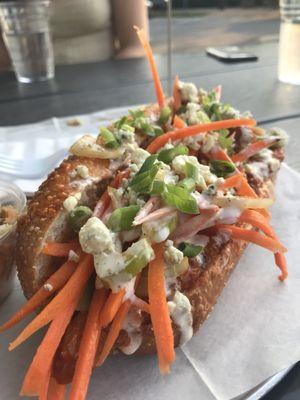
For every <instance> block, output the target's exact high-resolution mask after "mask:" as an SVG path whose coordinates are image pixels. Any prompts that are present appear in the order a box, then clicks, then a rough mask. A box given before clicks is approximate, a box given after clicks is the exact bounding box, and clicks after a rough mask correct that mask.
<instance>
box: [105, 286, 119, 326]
mask: <svg viewBox="0 0 300 400" xmlns="http://www.w3.org/2000/svg"><path fill="white" fill-rule="evenodd" d="M124 295H125V289H121V290H120V291H119V292H117V293H113V292H110V294H109V296H108V299H107V301H106V303H105V305H104V307H103V310H102V312H101V315H100V318H101V323H102V326H104V327H105V326H107V325H108V324H110V323H111V321H112V320H113V319H114V317H115V316H116V314H117V312H118V310H119V308H120V306H121V304H122V301H123V297H124ZM99 322H100V321H99Z"/></svg>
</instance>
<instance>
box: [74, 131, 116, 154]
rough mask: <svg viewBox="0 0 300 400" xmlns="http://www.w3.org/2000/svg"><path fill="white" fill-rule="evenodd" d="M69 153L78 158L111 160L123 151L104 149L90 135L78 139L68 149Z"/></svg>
mask: <svg viewBox="0 0 300 400" xmlns="http://www.w3.org/2000/svg"><path fill="white" fill-rule="evenodd" d="M69 151H70V153H71V154H73V155H75V156H78V157H88V158H103V159H112V158H118V157H120V156H121V155H122V154H123V153H124V149H123V148H122V147H119V148H117V149H106V148H104V147H102V146H100V145H99V144H97V143H96V139H95V138H94V137H93V136H91V135H84V136H82V137H81V138H80V139H78V140H77V141H76V142H75V143H74V144H73V145H72V146H71V148H70V150H69Z"/></svg>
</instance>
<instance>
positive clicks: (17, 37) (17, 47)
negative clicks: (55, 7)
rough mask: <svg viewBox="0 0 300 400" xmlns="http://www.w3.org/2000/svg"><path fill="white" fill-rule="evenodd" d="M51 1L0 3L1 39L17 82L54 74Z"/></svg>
mask: <svg viewBox="0 0 300 400" xmlns="http://www.w3.org/2000/svg"><path fill="white" fill-rule="evenodd" d="M49 4H50V0H26V1H24V0H23V1H22V0H19V1H4V2H0V21H1V26H2V34H3V39H4V42H5V44H6V47H7V49H8V52H9V55H10V58H11V61H12V64H13V66H14V70H15V73H16V75H17V78H18V80H19V81H20V82H25V83H28V82H34V81H44V80H47V79H51V78H53V77H54V57H53V47H52V41H51V35H50V29H49Z"/></svg>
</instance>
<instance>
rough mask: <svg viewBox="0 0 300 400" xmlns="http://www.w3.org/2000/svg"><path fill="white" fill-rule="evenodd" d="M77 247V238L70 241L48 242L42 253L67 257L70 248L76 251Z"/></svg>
mask: <svg viewBox="0 0 300 400" xmlns="http://www.w3.org/2000/svg"><path fill="white" fill-rule="evenodd" d="M77 248H78V241H77V240H74V241H73V242H70V243H56V242H52V243H51V242H49V243H46V244H45V246H44V247H43V254H45V255H47V256H53V257H68V255H69V252H70V250H73V251H76V250H77Z"/></svg>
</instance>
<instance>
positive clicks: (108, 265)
mask: <svg viewBox="0 0 300 400" xmlns="http://www.w3.org/2000/svg"><path fill="white" fill-rule="evenodd" d="M94 264H95V270H96V273H97V275H98V276H99V277H100V278H102V279H104V278H107V277H109V276H112V275H115V274H118V273H119V272H121V271H123V269H124V268H125V260H124V257H123V255H122V253H119V252H116V251H112V252H108V253H106V252H103V253H99V254H95V255H94Z"/></svg>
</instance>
